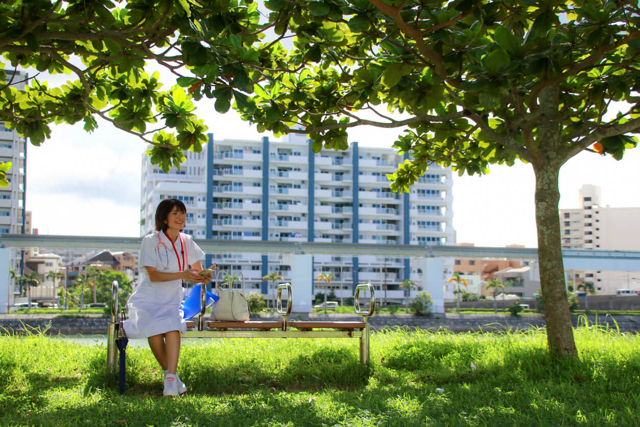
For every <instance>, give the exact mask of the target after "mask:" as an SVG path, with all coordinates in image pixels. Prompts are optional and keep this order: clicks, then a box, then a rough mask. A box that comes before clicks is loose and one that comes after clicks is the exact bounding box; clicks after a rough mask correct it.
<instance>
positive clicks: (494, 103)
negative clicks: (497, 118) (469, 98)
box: [478, 90, 500, 110]
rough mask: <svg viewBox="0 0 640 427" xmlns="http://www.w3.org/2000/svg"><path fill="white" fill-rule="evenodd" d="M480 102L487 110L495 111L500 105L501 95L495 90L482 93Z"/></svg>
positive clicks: (479, 98)
mask: <svg viewBox="0 0 640 427" xmlns="http://www.w3.org/2000/svg"><path fill="white" fill-rule="evenodd" d="M478 100H479V101H480V105H482V106H483V107H484V108H485V109H487V110H493V109H494V108H496V107H498V106H499V105H500V94H499V93H498V92H497V91H495V90H486V91H484V92H480V96H479V97H478Z"/></svg>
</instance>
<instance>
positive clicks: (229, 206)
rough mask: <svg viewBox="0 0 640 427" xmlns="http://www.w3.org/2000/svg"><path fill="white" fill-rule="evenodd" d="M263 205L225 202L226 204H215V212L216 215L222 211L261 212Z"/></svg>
mask: <svg viewBox="0 0 640 427" xmlns="http://www.w3.org/2000/svg"><path fill="white" fill-rule="evenodd" d="M261 210H262V203H232V202H224V203H214V204H213V211H214V212H215V213H218V212H221V211H225V212H228V211H261Z"/></svg>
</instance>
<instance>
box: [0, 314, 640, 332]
mask: <svg viewBox="0 0 640 427" xmlns="http://www.w3.org/2000/svg"><path fill="white" fill-rule="evenodd" d="M252 317H253V318H255V319H256V320H268V319H279V317H275V316H273V315H257V316H252ZM584 319H585V316H572V322H573V324H574V326H583V325H584V323H585V322H584ZM289 320H312V321H313V320H335V321H349V320H359V317H358V316H355V315H349V314H326V315H325V314H310V315H309V314H292V315H291V316H290V317H289ZM587 320H588V324H589V325H590V326H592V325H594V324H598V325H601V326H603V327H607V326H608V327H609V328H610V329H613V330H616V329H619V330H620V332H635V333H639V332H640V316H615V317H611V316H606V317H604V316H598V317H596V316H588V317H587ZM109 322H110V318H109V317H100V316H87V317H73V318H65V317H55V316H53V315H40V316H36V315H2V316H0V333H2V334H5V333H20V334H22V333H26V332H27V331H31V332H36V331H44V330H46V333H47V334H50V335H59V334H62V335H78V334H82V335H92V334H106V332H107V326H108V325H109ZM369 324H370V325H371V327H372V328H373V329H374V330H380V329H385V328H394V329H395V328H405V327H408V328H412V329H413V328H420V329H428V330H437V329H441V328H442V329H446V330H450V331H452V332H467V331H505V330H529V329H538V328H544V327H545V321H544V317H542V316H540V315H523V316H517V317H516V316H511V315H500V314H498V315H495V314H452V313H446V314H432V315H430V316H415V315H411V314H376V315H374V316H372V317H370V318H369Z"/></svg>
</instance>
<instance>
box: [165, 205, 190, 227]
mask: <svg viewBox="0 0 640 427" xmlns="http://www.w3.org/2000/svg"><path fill="white" fill-rule="evenodd" d="M186 219H187V214H186V213H185V212H183V211H181V210H180V208H179V207H177V206H174V207H173V209H171V212H169V215H167V220H166V221H165V224H167V227H168V228H169V229H172V230H175V231H180V230H182V229H183V228H184V223H185V221H186Z"/></svg>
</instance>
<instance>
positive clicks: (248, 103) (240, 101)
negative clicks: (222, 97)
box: [233, 90, 256, 113]
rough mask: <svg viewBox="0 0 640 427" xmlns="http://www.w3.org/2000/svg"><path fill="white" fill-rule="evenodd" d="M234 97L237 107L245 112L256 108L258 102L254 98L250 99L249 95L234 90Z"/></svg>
mask: <svg viewBox="0 0 640 427" xmlns="http://www.w3.org/2000/svg"><path fill="white" fill-rule="evenodd" d="M233 97H234V98H235V100H236V107H237V109H238V110H240V111H241V112H243V113H252V112H253V111H254V110H255V109H256V104H255V103H254V102H253V99H250V98H249V97H248V96H247V95H245V94H244V93H242V92H239V91H237V90H234V91H233Z"/></svg>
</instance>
